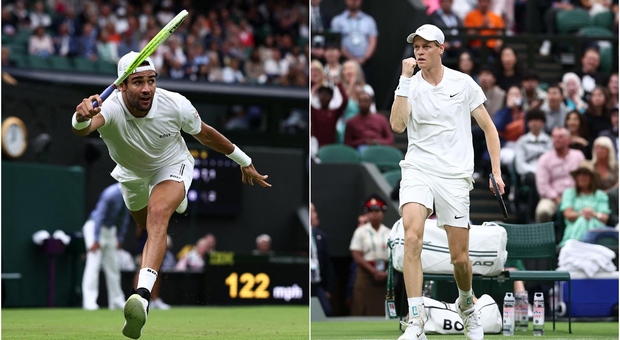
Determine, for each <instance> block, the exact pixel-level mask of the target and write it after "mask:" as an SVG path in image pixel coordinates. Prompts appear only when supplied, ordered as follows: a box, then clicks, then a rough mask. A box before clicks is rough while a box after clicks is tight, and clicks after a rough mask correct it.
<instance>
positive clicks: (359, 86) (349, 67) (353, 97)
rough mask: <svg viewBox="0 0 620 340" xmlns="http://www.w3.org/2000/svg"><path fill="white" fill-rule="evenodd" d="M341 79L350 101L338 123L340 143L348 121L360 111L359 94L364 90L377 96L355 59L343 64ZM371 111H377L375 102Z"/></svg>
mask: <svg viewBox="0 0 620 340" xmlns="http://www.w3.org/2000/svg"><path fill="white" fill-rule="evenodd" d="M340 79H342V80H341V81H343V82H344V83H343V84H344V85H345V86H346V91H347V95H348V96H349V101H348V104H347V108H346V110H345V111H344V114H343V115H342V117H340V119H339V120H338V124H337V125H336V131H337V135H336V141H337V142H338V143H342V142H343V141H344V133H345V128H346V123H347V122H348V121H349V119H351V118H352V117H353V116H355V115H356V114H357V113H358V112H359V105H358V99H359V95H360V94H361V93H362V92H365V93H368V94H369V95H370V97H371V98H374V96H375V91H374V89H373V88H372V86H370V85H369V84H368V83H367V82H366V78H365V76H364V71H363V70H362V67H361V66H360V64H359V63H358V62H357V61H355V60H347V61H345V62H344V64H342V75H341V76H340ZM335 100H337V98H336V95H335V94H334V101H335ZM333 104H334V103H333V102H332V104H331V105H332V106H333ZM370 112H372V113H375V112H377V109H376V107H375V103H374V102H373V103H372V104H371V106H370Z"/></svg>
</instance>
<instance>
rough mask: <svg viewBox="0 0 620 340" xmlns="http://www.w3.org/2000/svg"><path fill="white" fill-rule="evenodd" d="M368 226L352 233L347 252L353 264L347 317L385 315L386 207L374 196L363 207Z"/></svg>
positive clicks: (388, 230) (383, 202) (383, 201)
mask: <svg viewBox="0 0 620 340" xmlns="http://www.w3.org/2000/svg"><path fill="white" fill-rule="evenodd" d="M364 210H365V211H366V212H368V223H366V224H365V225H363V226H361V227H358V228H357V229H355V232H354V233H353V237H352V239H351V245H350V246H349V250H350V251H351V256H352V257H353V261H354V262H355V263H356V264H357V267H358V268H357V271H356V275H355V285H354V289H353V305H352V308H351V315H355V316H373V315H374V316H384V315H385V280H386V278H387V271H386V270H387V265H388V262H387V261H388V258H389V257H388V256H389V255H388V249H387V243H386V240H387V239H388V238H389V236H390V229H389V228H388V227H386V226H385V225H384V224H383V218H384V216H385V215H384V214H385V211H386V210H387V205H386V203H385V200H384V199H383V198H382V197H381V196H379V195H376V194H373V195H371V196H370V197H369V198H368V200H366V202H365V203H364Z"/></svg>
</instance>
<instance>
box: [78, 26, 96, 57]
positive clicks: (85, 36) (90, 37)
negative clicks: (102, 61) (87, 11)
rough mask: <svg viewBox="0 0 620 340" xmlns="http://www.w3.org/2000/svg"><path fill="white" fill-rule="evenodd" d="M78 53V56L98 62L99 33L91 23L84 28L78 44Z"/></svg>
mask: <svg viewBox="0 0 620 340" xmlns="http://www.w3.org/2000/svg"><path fill="white" fill-rule="evenodd" d="M77 53H78V56H80V57H84V58H87V59H89V60H91V61H95V60H97V31H96V30H95V29H94V27H93V25H92V24H91V23H89V22H87V23H84V25H83V26H82V35H81V36H80V37H79V38H78V43H77Z"/></svg>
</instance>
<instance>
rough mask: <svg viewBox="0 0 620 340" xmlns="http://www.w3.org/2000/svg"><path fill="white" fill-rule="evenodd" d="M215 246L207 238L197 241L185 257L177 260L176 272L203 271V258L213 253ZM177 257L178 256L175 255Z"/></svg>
mask: <svg viewBox="0 0 620 340" xmlns="http://www.w3.org/2000/svg"><path fill="white" fill-rule="evenodd" d="M214 249H215V245H214V244H212V243H211V241H210V240H209V239H208V238H207V237H203V238H201V239H198V241H197V242H196V245H195V246H194V247H193V248H192V249H191V250H190V251H188V252H187V253H186V254H185V255H183V256H182V257H181V258H179V261H178V262H177V264H176V266H175V267H174V268H175V269H176V270H200V271H201V270H203V269H204V266H205V261H204V257H205V255H206V254H208V253H211V252H213V251H214ZM177 257H178V255H177Z"/></svg>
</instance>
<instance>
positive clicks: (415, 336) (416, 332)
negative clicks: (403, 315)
mask: <svg viewBox="0 0 620 340" xmlns="http://www.w3.org/2000/svg"><path fill="white" fill-rule="evenodd" d="M400 323H401V324H402V325H403V326H407V329H405V333H403V334H402V335H401V336H400V337H399V338H398V340H427V338H426V334H424V321H423V320H422V318H410V319H409V322H407V323H405V322H403V321H401V322H400Z"/></svg>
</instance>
